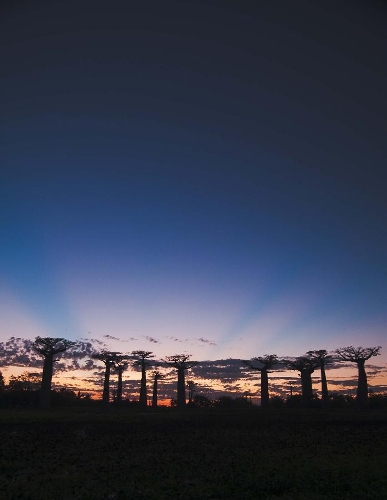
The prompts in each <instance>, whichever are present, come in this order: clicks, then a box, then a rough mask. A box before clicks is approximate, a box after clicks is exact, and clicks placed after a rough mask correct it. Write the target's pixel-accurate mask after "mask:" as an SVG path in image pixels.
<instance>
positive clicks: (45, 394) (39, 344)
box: [32, 337, 75, 409]
mask: <svg viewBox="0 0 387 500" xmlns="http://www.w3.org/2000/svg"><path fill="white" fill-rule="evenodd" d="M74 345H75V342H72V341H71V340H66V339H63V338H61V337H36V339H35V340H34V341H33V343H32V349H33V350H34V351H35V352H36V353H37V354H39V356H42V358H43V373H42V383H41V386H40V406H41V408H42V409H48V408H50V406H51V383H52V375H53V371H54V363H55V362H56V361H58V359H59V358H58V357H57V356H58V355H59V354H61V353H62V352H65V351H67V349H70V348H71V347H73V346H74Z"/></svg>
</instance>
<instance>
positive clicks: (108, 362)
mask: <svg viewBox="0 0 387 500" xmlns="http://www.w3.org/2000/svg"><path fill="white" fill-rule="evenodd" d="M120 356H121V353H120V352H111V351H105V350H104V351H101V352H98V353H96V354H93V355H92V358H93V359H97V360H99V361H102V363H103V364H104V365H105V376H104V383H103V392H102V401H103V404H104V406H105V408H107V407H108V406H109V401H110V394H109V385H110V370H111V368H113V367H114V364H115V363H116V362H117V361H118V360H119V357H120Z"/></svg>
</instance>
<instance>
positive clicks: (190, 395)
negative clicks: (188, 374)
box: [187, 380, 197, 404]
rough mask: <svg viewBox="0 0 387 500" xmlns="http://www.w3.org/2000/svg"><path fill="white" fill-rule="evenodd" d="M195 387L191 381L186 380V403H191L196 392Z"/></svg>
mask: <svg viewBox="0 0 387 500" xmlns="http://www.w3.org/2000/svg"><path fill="white" fill-rule="evenodd" d="M196 388H197V385H196V384H195V382H194V381H193V380H188V382H187V389H188V403H190V404H192V403H193V397H194V394H195V392H196Z"/></svg>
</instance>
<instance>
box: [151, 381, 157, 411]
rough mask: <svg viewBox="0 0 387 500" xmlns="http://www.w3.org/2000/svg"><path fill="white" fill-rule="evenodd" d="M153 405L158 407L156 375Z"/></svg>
mask: <svg viewBox="0 0 387 500" xmlns="http://www.w3.org/2000/svg"><path fill="white" fill-rule="evenodd" d="M152 407H153V408H156V407H157V378H156V377H155V381H154V382H153V395H152Z"/></svg>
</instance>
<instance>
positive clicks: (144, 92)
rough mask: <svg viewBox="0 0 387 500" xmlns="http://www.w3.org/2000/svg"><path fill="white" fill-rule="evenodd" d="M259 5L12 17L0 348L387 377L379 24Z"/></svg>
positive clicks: (386, 101)
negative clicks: (91, 348) (273, 362)
mask: <svg viewBox="0 0 387 500" xmlns="http://www.w3.org/2000/svg"><path fill="white" fill-rule="evenodd" d="M137 4H140V5H137ZM267 4H268V5H264V4H263V3H262V2H257V3H256V4H253V3H251V2H246V3H244V2H238V3H235V2H231V1H226V0H224V1H212V0H209V1H206V2H204V1H184V2H175V1H168V2H155V1H146V2H122V1H117V2H114V3H112V4H109V5H108V4H107V3H106V2H102V1H98V0H97V1H93V2H91V1H87V0H86V1H84V2H75V1H73V0H68V1H66V2H59V1H56V0H54V1H50V2H44V1H41V2H26V1H21V0H20V1H16V2H15V1H12V2H11V1H5V2H3V3H2V7H1V8H0V9H1V12H0V14H1V15H0V19H1V21H0V32H1V35H0V36H1V45H2V53H1V66H2V79H1V97H0V99H1V110H2V112H1V119H0V126H1V138H0V148H1V149H0V169H1V170H0V213H1V233H0V238H1V242H2V244H1V248H0V255H1V272H0V289H1V305H0V313H1V318H2V319H1V324H0V341H3V342H5V341H6V340H7V339H9V338H10V337H16V338H23V339H33V338H35V337H36V336H37V335H40V336H51V337H65V338H68V339H70V340H77V341H85V342H87V341H90V340H91V341H92V342H97V344H96V345H98V342H103V343H104V344H105V346H106V348H108V349H110V350H115V351H121V352H131V351H132V350H136V349H144V350H151V351H153V352H154V353H155V355H156V357H157V358H160V359H161V358H163V357H165V356H168V355H173V354H176V353H180V352H187V353H190V354H192V357H193V358H194V359H198V360H226V359H229V358H232V359H239V358H243V359H249V358H251V357H253V356H261V355H263V354H266V353H275V354H277V355H279V356H300V355H302V354H304V353H305V352H306V351H308V350H312V349H327V350H333V349H335V348H337V347H342V346H348V345H355V346H360V345H362V346H377V345H380V346H382V353H381V356H379V357H378V364H379V366H384V367H385V365H386V363H387V350H386V347H387V342H386V326H387V313H386V310H387V308H386V305H387V293H386V291H387V286H386V285H387V270H386V249H387V245H386V219H387V217H386V214H387V211H386V196H385V192H386V158H387V141H386V132H387V118H386V117H387V98H386V91H385V89H386V88H387V72H386V64H385V61H386V56H387V40H386V34H385V25H386V21H387V10H386V7H385V6H384V3H383V2H376V1H375V2H347V1H344V2H333V1H329V0H328V1H326V2H311V1H303V0H301V1H299V2H296V3H294V2H286V1H275V2H267ZM99 345H101V346H102V344H99ZM384 371H385V370H384ZM385 378H386V377H385ZM385 382H386V380H385Z"/></svg>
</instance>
